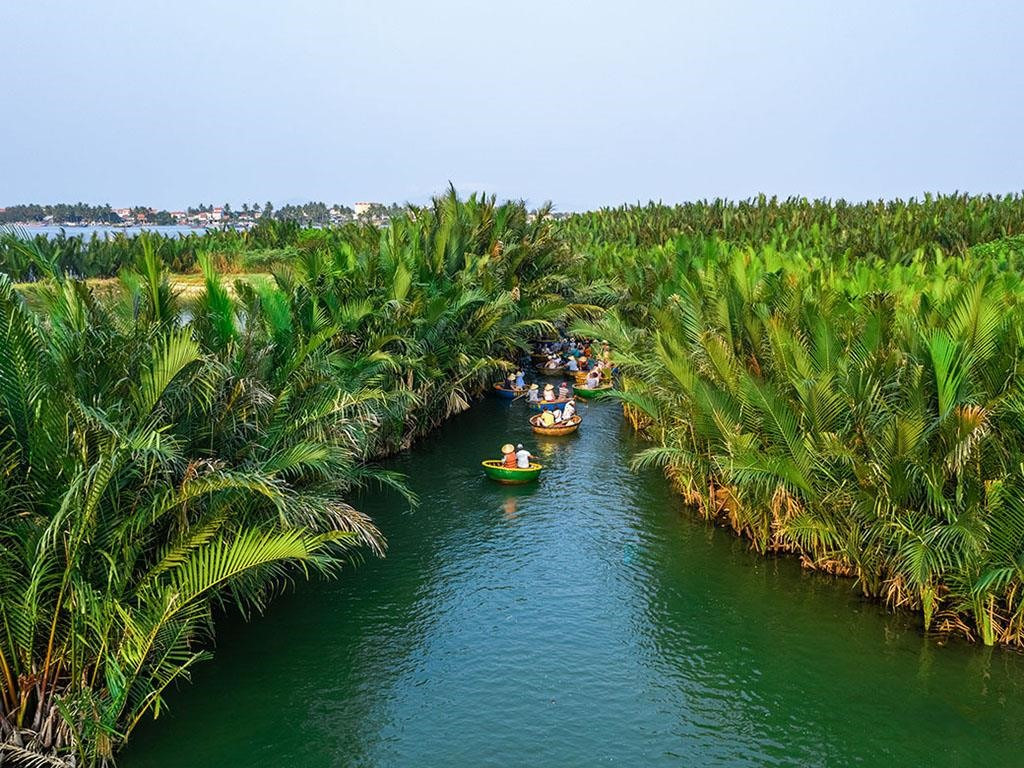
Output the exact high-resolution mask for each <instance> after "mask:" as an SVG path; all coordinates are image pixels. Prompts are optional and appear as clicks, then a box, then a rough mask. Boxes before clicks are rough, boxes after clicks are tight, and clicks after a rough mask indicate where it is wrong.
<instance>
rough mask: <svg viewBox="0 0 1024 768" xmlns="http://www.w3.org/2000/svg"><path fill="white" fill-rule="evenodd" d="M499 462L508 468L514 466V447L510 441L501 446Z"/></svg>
mask: <svg viewBox="0 0 1024 768" xmlns="http://www.w3.org/2000/svg"><path fill="white" fill-rule="evenodd" d="M501 463H502V465H503V466H505V467H506V468H508V469H515V468H516V447H515V446H514V445H512V443H505V444H504V445H503V446H501Z"/></svg>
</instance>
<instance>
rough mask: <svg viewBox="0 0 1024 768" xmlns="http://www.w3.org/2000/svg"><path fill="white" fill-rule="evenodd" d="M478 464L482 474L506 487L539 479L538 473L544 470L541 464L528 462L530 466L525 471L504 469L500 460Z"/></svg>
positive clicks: (489, 460)
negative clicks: (482, 470)
mask: <svg viewBox="0 0 1024 768" xmlns="http://www.w3.org/2000/svg"><path fill="white" fill-rule="evenodd" d="M480 464H481V465H482V466H483V468H484V474H486V475H487V476H488V477H489V478H491V480H497V481H498V482H499V483H505V484H506V485H516V484H518V483H529V482H531V481H533V480H536V479H537V478H538V477H540V471H541V470H542V469H544V466H543V465H542V464H534V463H533V462H530V466H529V467H526V468H525V469H519V467H506V466H505V464H504V463H503V462H502V461H501V459H488V460H487V461H482V462H480Z"/></svg>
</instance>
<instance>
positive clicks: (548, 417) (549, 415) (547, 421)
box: [540, 411, 555, 427]
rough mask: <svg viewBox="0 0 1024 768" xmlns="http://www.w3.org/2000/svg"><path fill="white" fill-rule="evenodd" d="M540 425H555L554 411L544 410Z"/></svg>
mask: <svg viewBox="0 0 1024 768" xmlns="http://www.w3.org/2000/svg"><path fill="white" fill-rule="evenodd" d="M540 425H541V426H542V427H553V426H554V425H555V414H554V413H553V412H552V411H544V412H543V413H541V415H540Z"/></svg>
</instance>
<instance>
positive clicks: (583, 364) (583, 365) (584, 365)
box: [579, 355, 590, 371]
mask: <svg viewBox="0 0 1024 768" xmlns="http://www.w3.org/2000/svg"><path fill="white" fill-rule="evenodd" d="M579 366H580V370H581V371H586V370H588V369H589V368H590V358H589V357H587V356H586V355H580V362H579Z"/></svg>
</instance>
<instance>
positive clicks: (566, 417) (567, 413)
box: [562, 400, 576, 421]
mask: <svg viewBox="0 0 1024 768" xmlns="http://www.w3.org/2000/svg"><path fill="white" fill-rule="evenodd" d="M575 415H576V401H575V400H570V401H569V402H568V403H566V404H565V408H563V409H562V421H572V417H573V416H575Z"/></svg>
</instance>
